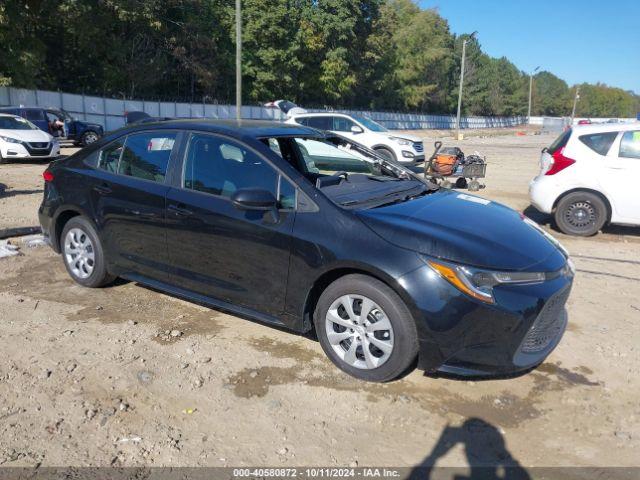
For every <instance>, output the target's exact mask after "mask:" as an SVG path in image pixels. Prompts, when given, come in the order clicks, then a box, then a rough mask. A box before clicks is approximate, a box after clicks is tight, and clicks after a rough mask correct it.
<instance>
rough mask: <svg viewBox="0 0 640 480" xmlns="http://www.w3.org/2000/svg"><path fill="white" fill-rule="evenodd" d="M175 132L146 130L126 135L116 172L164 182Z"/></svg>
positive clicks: (174, 140)
mask: <svg viewBox="0 0 640 480" xmlns="http://www.w3.org/2000/svg"><path fill="white" fill-rule="evenodd" d="M176 135H177V134H176V133H169V132H161V131H159V132H146V133H136V134H133V135H129V136H127V140H126V142H125V144H124V148H123V150H122V158H121V159H120V163H119V164H118V173H120V174H121V175H127V176H129V177H136V178H142V179H144V180H152V181H154V182H159V183H162V182H164V176H165V174H166V173H167V166H168V165H169V157H170V156H171V151H172V150H173V146H174V144H175V142H176Z"/></svg>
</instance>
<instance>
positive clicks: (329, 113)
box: [293, 112, 351, 118]
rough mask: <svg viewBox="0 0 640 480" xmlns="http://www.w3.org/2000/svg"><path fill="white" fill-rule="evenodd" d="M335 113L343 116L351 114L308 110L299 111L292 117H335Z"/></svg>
mask: <svg viewBox="0 0 640 480" xmlns="http://www.w3.org/2000/svg"><path fill="white" fill-rule="evenodd" d="M336 115H341V116H343V117H351V115H349V114H348V113H342V112H317V113H314V112H309V113H299V114H297V115H294V116H293V117H294V118H301V117H335V116H336Z"/></svg>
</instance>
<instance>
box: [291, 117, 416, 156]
mask: <svg viewBox="0 0 640 480" xmlns="http://www.w3.org/2000/svg"><path fill="white" fill-rule="evenodd" d="M287 123H297V124H299V125H305V126H307V127H312V128H317V129H318V130H328V131H330V132H334V133H337V134H338V135H342V136H344V137H348V138H350V139H352V140H353V141H354V142H357V143H360V144H362V145H364V146H365V147H369V148H371V149H372V150H375V151H376V152H378V153H379V154H381V155H384V156H385V157H386V158H388V159H390V160H395V161H397V162H400V163H404V164H413V163H419V162H423V161H424V144H423V143H422V139H421V138H420V137H416V136H415V135H406V134H400V133H398V134H395V133H392V132H390V131H389V130H387V129H386V128H384V127H383V126H382V125H380V124H378V123H376V122H374V121H373V120H371V119H370V118H366V117H357V116H354V115H346V114H344V113H306V114H303V115H295V114H294V115H293V116H292V117H291V118H290V119H289V120H287Z"/></svg>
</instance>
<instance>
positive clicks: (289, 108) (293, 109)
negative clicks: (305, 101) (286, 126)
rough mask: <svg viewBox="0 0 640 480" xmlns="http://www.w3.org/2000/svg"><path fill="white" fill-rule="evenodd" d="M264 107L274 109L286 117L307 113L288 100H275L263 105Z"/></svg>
mask: <svg viewBox="0 0 640 480" xmlns="http://www.w3.org/2000/svg"><path fill="white" fill-rule="evenodd" d="M264 106H265V107H267V108H276V109H278V110H280V111H281V112H282V113H284V114H285V116H287V117H291V116H292V115H299V114H301V113H307V111H306V110H305V109H304V108H302V107H299V106H298V105H296V104H295V103H293V102H291V101H289V100H275V101H273V102H267V103H265V104H264Z"/></svg>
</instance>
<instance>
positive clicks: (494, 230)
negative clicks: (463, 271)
mask: <svg viewBox="0 0 640 480" xmlns="http://www.w3.org/2000/svg"><path fill="white" fill-rule="evenodd" d="M356 215H358V217H359V218H360V219H361V220H362V221H363V222H364V223H365V224H366V225H367V226H368V227H369V228H371V229H372V230H373V231H374V232H376V233H377V234H378V235H380V236H381V237H383V238H384V239H386V240H387V241H388V242H390V243H392V244H394V245H397V246H399V247H402V248H406V249H409V250H413V251H415V252H418V253H422V254H424V255H427V256H430V257H435V258H441V259H443V260H448V261H452V262H456V263H462V264H466V265H470V266H476V267H480V268H487V269H494V270H529V271H556V270H559V269H560V268H562V267H563V266H564V264H565V261H566V260H565V257H564V255H563V254H562V252H561V251H560V249H559V248H558V247H556V246H555V245H554V244H553V243H551V241H550V240H549V239H547V238H546V237H545V236H544V235H543V234H542V233H540V232H539V231H538V230H536V229H535V228H534V227H532V226H531V225H529V224H527V222H525V221H523V217H522V216H521V215H520V214H519V213H518V212H516V211H515V210H512V209H510V208H508V207H505V206H504V205H500V204H498V203H495V202H492V201H489V200H485V199H483V198H480V197H476V196H473V195H468V194H463V193H458V192H453V191H450V190H438V191H437V192H434V193H431V194H428V195H425V196H423V197H420V198H418V199H415V200H410V201H407V202H403V203H397V204H394V205H389V206H385V207H379V208H373V209H369V210H359V211H357V212H356Z"/></svg>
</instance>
